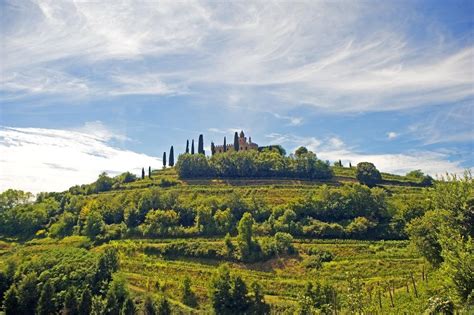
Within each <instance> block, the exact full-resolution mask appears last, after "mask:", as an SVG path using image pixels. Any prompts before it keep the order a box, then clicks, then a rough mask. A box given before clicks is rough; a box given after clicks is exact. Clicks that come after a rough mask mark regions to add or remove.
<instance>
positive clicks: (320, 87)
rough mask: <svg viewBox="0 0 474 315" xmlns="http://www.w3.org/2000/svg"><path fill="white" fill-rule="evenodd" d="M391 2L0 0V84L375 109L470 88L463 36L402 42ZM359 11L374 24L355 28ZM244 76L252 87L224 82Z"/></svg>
mask: <svg viewBox="0 0 474 315" xmlns="http://www.w3.org/2000/svg"><path fill="white" fill-rule="evenodd" d="M405 4H406V3H405ZM397 5H402V4H401V3H399V4H397V2H391V3H385V4H384V6H377V5H373V4H372V3H366V2H351V3H350V4H349V3H347V2H344V5H343V6H342V5H341V3H340V2H337V1H333V2H319V1H299V2H297V3H293V2H292V3H290V2H280V1H275V2H273V1H265V2H245V3H243V2H234V3H226V4H225V5H224V4H219V3H216V2H211V3H208V2H194V1H185V2H182V1H178V2H176V1H160V2H141V3H140V4H137V3H133V5H131V3H129V2H128V1H119V2H113V3H112V2H108V1H103V2H82V1H73V2H63V1H60V2H58V1H31V2H13V1H7V4H6V5H5V6H6V8H5V10H7V13H8V16H9V17H10V18H9V19H8V20H7V21H4V22H2V24H3V25H4V26H6V27H2V31H1V35H2V38H4V41H3V45H4V48H5V49H4V51H3V53H2V61H3V62H2V72H3V73H4V74H5V75H4V79H3V82H2V89H3V90H4V92H6V93H17V92H18V91H21V93H24V95H29V94H34V93H46V92H47V93H53V94H57V95H64V94H76V95H77V92H78V91H82V92H84V91H87V92H88V93H89V95H90V94H92V95H94V96H103V95H104V94H105V95H114V96H117V95H123V94H154V95H176V94H181V93H193V95H194V96H195V97H202V98H209V99H212V100H215V98H216V96H218V95H220V94H224V95H225V96H226V97H225V101H226V102H227V103H228V104H229V105H231V106H232V105H235V102H236V99H235V98H236V97H237V98H238V103H245V102H249V101H252V102H254V103H255V104H253V106H254V107H259V108H261V109H265V110H269V109H270V108H272V110H274V111H275V110H276V109H277V108H278V109H280V110H281V109H282V106H283V105H282V104H285V107H290V108H291V107H294V106H301V105H302V104H303V105H309V106H314V107H318V108H323V109H325V110H328V111H349V112H354V111H385V110H399V109H405V108H413V107H420V106H426V105H432V104H442V103H446V102H457V101H460V100H466V99H472V97H473V96H474V91H473V89H472V85H473V83H474V82H473V81H474V79H473V71H474V70H473V69H474V61H473V60H474V48H473V47H472V45H471V46H462V47H460V46H459V45H457V44H456V43H454V42H450V41H449V40H447V39H446V40H444V41H439V37H440V36H442V35H443V34H441V35H440V33H439V32H440V31H439V30H436V31H432V32H429V31H427V32H426V34H425V35H424V36H425V37H424V38H423V39H422V40H420V41H418V42H417V43H416V44H414V42H413V41H411V40H410V38H409V37H410V31H409V30H410V28H411V27H415V26H416V25H417V24H416V21H417V19H416V18H414V17H411V16H409V15H408V16H407V15H406V14H405V15H403V13H396V12H397V10H396V7H395V8H390V7H391V6H397ZM405 12H406V11H405ZM374 17H377V18H378V19H374ZM392 20H393V22H390V21H392ZM368 21H370V23H372V24H370V28H371V29H376V30H377V32H375V33H374V32H367V31H366V29H367V23H369V22H368ZM418 23H420V22H418ZM328 34H330V36H329V35H328ZM71 65H74V66H71ZM46 68H47V69H50V70H49V71H50V72H44V73H43V72H42V71H41V69H46ZM78 68H80V69H86V70H88V71H78ZM30 69H31V70H30ZM45 77H50V78H51V79H49V80H47V79H46V80H45ZM45 82H46V83H45ZM92 86H93V87H94V88H91V87H92ZM244 87H245V88H246V89H254V90H255V91H254V92H252V93H242V92H239V93H237V94H236V93H235V90H236V89H238V90H242V89H243V88H244ZM253 94H259V95H262V98H263V99H265V102H260V101H259V99H255V98H254V97H253V96H252V97H249V96H250V95H253ZM263 96H264V97H263ZM248 97H249V98H248ZM269 103H270V104H272V105H268V104H269ZM225 104H226V103H224V105H225ZM280 115H282V116H281V117H282V118H284V119H286V118H288V120H289V123H290V124H291V125H299V124H300V123H301V118H299V117H290V116H287V115H283V114H280Z"/></svg>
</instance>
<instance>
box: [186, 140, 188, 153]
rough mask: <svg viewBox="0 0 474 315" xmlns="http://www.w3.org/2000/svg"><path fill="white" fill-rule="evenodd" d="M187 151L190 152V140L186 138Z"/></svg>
mask: <svg viewBox="0 0 474 315" xmlns="http://www.w3.org/2000/svg"><path fill="white" fill-rule="evenodd" d="M186 153H189V140H186Z"/></svg>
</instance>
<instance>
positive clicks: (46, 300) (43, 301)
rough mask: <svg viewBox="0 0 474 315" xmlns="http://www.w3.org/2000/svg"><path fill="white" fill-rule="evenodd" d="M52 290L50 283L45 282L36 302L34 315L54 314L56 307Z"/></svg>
mask: <svg viewBox="0 0 474 315" xmlns="http://www.w3.org/2000/svg"><path fill="white" fill-rule="evenodd" d="M53 298H54V288H53V285H52V284H51V281H49V280H48V281H46V283H45V284H44V286H43V289H42V290H41V295H40V298H39V300H38V306H37V308H36V314H38V315H49V314H54V313H55V312H56V307H55V305H54V302H53Z"/></svg>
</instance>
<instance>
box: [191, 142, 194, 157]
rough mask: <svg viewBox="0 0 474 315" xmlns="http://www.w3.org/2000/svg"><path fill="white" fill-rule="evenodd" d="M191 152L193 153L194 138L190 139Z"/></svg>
mask: <svg viewBox="0 0 474 315" xmlns="http://www.w3.org/2000/svg"><path fill="white" fill-rule="evenodd" d="M191 154H194V139H193V140H192V141H191Z"/></svg>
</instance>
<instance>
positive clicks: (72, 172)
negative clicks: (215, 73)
mask: <svg viewBox="0 0 474 315" xmlns="http://www.w3.org/2000/svg"><path fill="white" fill-rule="evenodd" d="M113 138H119V139H122V140H123V139H124V136H123V135H117V136H115V135H113V134H112V132H111V131H109V130H107V129H106V128H105V127H104V125H103V124H102V123H100V122H92V123H88V124H86V125H85V126H84V127H82V128H81V131H77V130H59V129H41V128H9V127H0V191H3V190H5V189H8V188H14V189H22V190H26V191H31V192H35V193H36V192H40V191H63V190H66V189H68V188H69V187H71V186H73V185H77V184H85V183H90V182H92V181H94V180H95V179H96V178H97V176H98V175H99V174H100V173H101V172H104V171H105V172H108V173H109V174H112V175H116V174H119V173H122V172H125V171H131V172H134V173H136V174H138V173H139V171H140V170H141V168H142V167H147V166H152V167H155V168H159V167H161V160H160V159H158V158H155V157H152V156H148V155H145V154H140V153H136V152H132V151H129V150H124V149H119V148H115V147H113V146H111V145H110V144H108V142H107V141H108V140H110V139H113Z"/></svg>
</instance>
